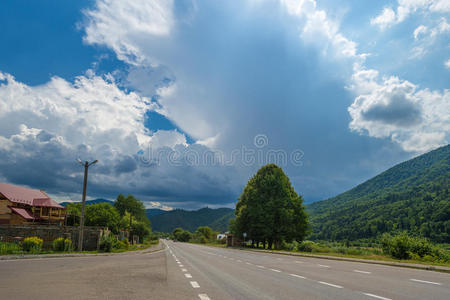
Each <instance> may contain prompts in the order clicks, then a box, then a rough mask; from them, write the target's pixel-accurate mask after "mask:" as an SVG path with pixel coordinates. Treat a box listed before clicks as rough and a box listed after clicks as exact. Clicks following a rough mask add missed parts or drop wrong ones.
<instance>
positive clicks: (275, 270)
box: [270, 269, 281, 273]
mask: <svg viewBox="0 0 450 300" xmlns="http://www.w3.org/2000/svg"><path fill="white" fill-rule="evenodd" d="M270 270H271V271H274V272H277V273H281V271H280V270H277V269H270Z"/></svg>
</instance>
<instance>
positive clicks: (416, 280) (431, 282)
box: [411, 278, 441, 285]
mask: <svg viewBox="0 0 450 300" xmlns="http://www.w3.org/2000/svg"><path fill="white" fill-rule="evenodd" d="M411 281H415V282H420V283H429V284H435V285H441V283H439V282H433V281H426V280H420V279H414V278H413V279H411Z"/></svg>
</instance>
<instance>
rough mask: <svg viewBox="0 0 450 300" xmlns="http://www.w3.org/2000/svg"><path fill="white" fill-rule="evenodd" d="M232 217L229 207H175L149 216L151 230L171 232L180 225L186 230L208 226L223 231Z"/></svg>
mask: <svg viewBox="0 0 450 300" xmlns="http://www.w3.org/2000/svg"><path fill="white" fill-rule="evenodd" d="M233 217H234V210H233V209H231V208H217V209H212V208H207V207H206V208H202V209H199V210H192V211H188V210H182V209H175V210H172V211H167V212H164V213H161V214H159V215H154V216H150V217H149V219H150V222H151V223H152V229H153V231H159V232H172V231H173V230H174V229H175V228H177V227H181V228H183V229H186V230H188V231H191V232H193V231H195V230H196V229H197V228H198V227H199V226H209V227H211V228H212V229H213V230H215V231H218V232H225V231H226V230H227V228H228V223H229V221H230V219H231V218H233Z"/></svg>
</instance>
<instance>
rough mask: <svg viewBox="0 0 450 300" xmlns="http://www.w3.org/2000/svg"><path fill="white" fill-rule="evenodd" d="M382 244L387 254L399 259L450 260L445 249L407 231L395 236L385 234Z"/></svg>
mask: <svg viewBox="0 0 450 300" xmlns="http://www.w3.org/2000/svg"><path fill="white" fill-rule="evenodd" d="M381 245H382V248H383V252H384V253H385V254H388V255H390V256H392V257H393V258H397V259H415V260H423V261H443V262H447V261H450V255H449V254H448V253H447V252H446V251H445V250H443V249H440V248H438V247H437V246H433V244H431V243H430V241H428V240H427V239H424V238H420V237H412V236H409V235H408V234H407V233H406V232H402V233H400V234H397V235H395V236H391V235H390V234H387V233H385V234H383V236H382V237H381Z"/></svg>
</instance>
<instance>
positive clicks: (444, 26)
mask: <svg viewBox="0 0 450 300" xmlns="http://www.w3.org/2000/svg"><path fill="white" fill-rule="evenodd" d="M448 32H450V24H448V23H447V19H446V18H444V17H442V18H440V19H439V21H437V22H435V23H434V26H430V27H426V26H424V25H420V26H419V27H417V28H416V29H415V30H414V33H413V35H414V40H415V42H416V46H414V47H413V48H412V49H411V55H410V57H409V58H410V59H420V58H423V57H424V56H425V55H426V54H428V53H430V52H432V51H433V45H434V44H435V43H436V42H438V41H439V37H440V36H441V35H444V34H446V33H448ZM428 33H429V34H428Z"/></svg>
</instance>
